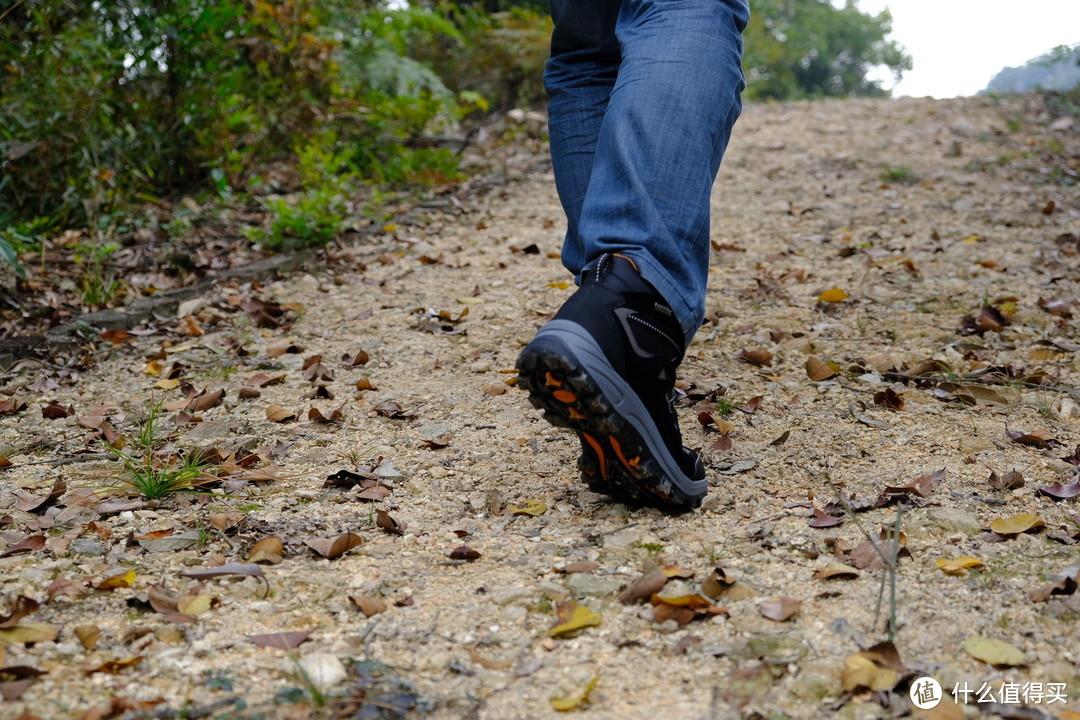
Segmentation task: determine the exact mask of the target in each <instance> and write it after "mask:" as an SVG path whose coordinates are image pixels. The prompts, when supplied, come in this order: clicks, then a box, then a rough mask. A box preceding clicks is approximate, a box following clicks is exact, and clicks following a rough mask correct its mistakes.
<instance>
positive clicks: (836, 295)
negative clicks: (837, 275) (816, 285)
mask: <svg viewBox="0 0 1080 720" xmlns="http://www.w3.org/2000/svg"><path fill="white" fill-rule="evenodd" d="M847 298H848V294H847V293H846V292H844V291H843V290H841V289H840V288H832V289H831V290H826V291H825V292H823V293H821V294H820V295H818V300H820V301H821V302H824V303H835V302H840V301H841V300H846V299H847Z"/></svg>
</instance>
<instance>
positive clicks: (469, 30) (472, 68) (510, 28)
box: [409, 1, 552, 111]
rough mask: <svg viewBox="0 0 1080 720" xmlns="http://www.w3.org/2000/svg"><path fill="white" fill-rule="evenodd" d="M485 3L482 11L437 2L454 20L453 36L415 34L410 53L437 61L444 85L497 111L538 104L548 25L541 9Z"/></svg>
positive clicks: (542, 96)
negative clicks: (475, 95) (496, 8)
mask: <svg viewBox="0 0 1080 720" xmlns="http://www.w3.org/2000/svg"><path fill="white" fill-rule="evenodd" d="M489 4H492V3H483V5H484V6H485V7H484V8H483V9H482V8H481V3H456V4H455V3H449V2H445V1H444V2H442V3H441V4H440V5H439V6H438V7H439V10H440V12H442V13H443V14H444V15H445V16H446V17H448V18H450V19H451V20H452V21H453V22H454V24H455V26H456V27H457V29H458V35H457V36H456V37H451V36H438V35H432V36H429V37H425V38H415V39H414V40H413V42H412V43H411V44H410V47H409V53H410V55H411V56H412V57H415V58H418V59H421V60H423V61H424V62H427V63H431V64H435V63H438V66H439V67H440V68H442V69H443V71H444V76H445V78H446V82H447V85H448V86H449V87H451V88H453V89H454V90H455V91H458V92H461V91H466V90H470V91H473V92H475V93H478V94H479V95H481V96H482V97H484V98H486V99H487V101H488V103H490V105H491V106H492V107H493V108H495V109H497V110H503V111H505V110H509V109H511V108H515V107H534V106H536V105H541V104H543V103H544V102H546V94H545V91H544V85H543V73H544V64H545V63H546V62H547V57H548V47H549V44H550V38H551V27H552V25H551V18H550V17H548V15H547V12H546V8H545V9H537V8H535V7H530V6H529V4H528V3H522V4H520V6H518V7H512V8H500V10H499V11H497V12H496V11H491V10H489V9H487V7H486V6H487V5H489ZM494 4H499V3H494ZM501 4H503V5H507V6H510V5H515V3H501Z"/></svg>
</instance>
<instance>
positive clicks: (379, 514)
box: [375, 510, 406, 535]
mask: <svg viewBox="0 0 1080 720" xmlns="http://www.w3.org/2000/svg"><path fill="white" fill-rule="evenodd" d="M375 525H376V526H378V527H380V528H382V529H383V530H385V531H386V532H388V533H392V534H394V535H404V534H405V530H406V526H405V523H403V522H400V521H398V520H395V519H394V518H393V517H392V516H391V515H390V513H388V512H386V511H385V510H376V511H375Z"/></svg>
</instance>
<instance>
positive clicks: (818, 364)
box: [806, 356, 840, 382]
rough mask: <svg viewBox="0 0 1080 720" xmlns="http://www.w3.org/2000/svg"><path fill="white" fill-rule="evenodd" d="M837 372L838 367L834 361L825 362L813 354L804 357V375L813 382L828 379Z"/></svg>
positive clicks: (838, 370)
mask: <svg viewBox="0 0 1080 720" xmlns="http://www.w3.org/2000/svg"><path fill="white" fill-rule="evenodd" d="M838 372H840V368H838V367H837V366H836V365H835V363H825V362H822V361H821V360H818V359H817V358H816V357H813V356H810V357H808V358H806V375H807V376H808V377H809V378H810V379H811V380H813V381H814V382H820V381H822V380H828V379H829V378H831V377H832V376H833V375H836V374H837V373H838Z"/></svg>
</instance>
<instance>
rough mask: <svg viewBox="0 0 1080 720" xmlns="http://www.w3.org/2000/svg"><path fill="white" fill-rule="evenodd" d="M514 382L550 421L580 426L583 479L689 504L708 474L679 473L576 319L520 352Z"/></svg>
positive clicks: (548, 328)
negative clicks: (517, 372) (692, 476)
mask: <svg viewBox="0 0 1080 720" xmlns="http://www.w3.org/2000/svg"><path fill="white" fill-rule="evenodd" d="M517 367H518V371H519V374H518V386H519V387H522V388H524V389H525V390H527V391H528V392H529V401H530V402H531V403H532V404H533V406H534V407H536V408H538V409H540V410H543V411H544V419H545V420H547V421H548V422H549V423H551V424H552V425H556V426H558V427H564V428H567V429H570V430H573V431H575V432H576V433H578V435H579V437H580V438H581V444H582V450H583V455H582V458H581V459H580V460H579V461H578V466H579V468H580V469H581V471H582V479H583V480H584V481H585V482H586V484H588V485H589V486H590V487H591V488H592V489H594V490H596V491H597V492H601V493H604V494H607V495H613V496H616V497H618V498H620V499H628V500H631V501H635V502H638V503H643V504H648V505H654V506H659V507H662V508H664V509H668V510H675V511H686V510H692V509H693V508H696V507H698V506H700V505H701V501H702V500H703V499H704V497H705V493H706V492H707V491H708V485H709V484H708V480H706V479H694V478H690V477H688V476H687V475H686V474H685V473H683V471H682V469H681V468H680V467H679V465H678V462H677V461H676V460H675V458H674V457H673V456H672V455H671V453H670V452H669V451H668V449H667V447H666V445H665V444H664V441H663V439H662V437H661V436H660V433H659V431H658V430H657V428H656V424H655V422H653V419H652V416H651V415H650V414H649V412H648V410H647V409H646V408H645V406H644V405H643V404H642V402H641V400H640V399H639V398H638V396H637V394H636V393H635V392H634V391H633V389H632V388H631V387H630V386H629V384H627V383H626V381H625V380H623V379H622V377H620V376H619V374H618V373H617V372H616V371H615V369H614V368H613V367H612V366H611V363H610V362H608V360H607V358H606V357H605V356H604V353H603V351H602V350H601V349H600V347H599V345H597V344H596V341H595V340H593V338H592V336H591V335H589V333H588V332H586V331H585V330H584V329H583V328H582V327H581V326H580V325H578V324H577V323H573V322H570V321H568V320H553V321H551V322H549V323H548V324H547V325H545V326H544V327H543V328H541V329H540V331H539V332H538V333H537V334H536V337H535V338H534V339H533V341H532V342H531V343H529V344H528V345H527V346H526V347H525V349H524V350H522V352H521V355H520V356H519V357H518V362H517Z"/></svg>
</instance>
